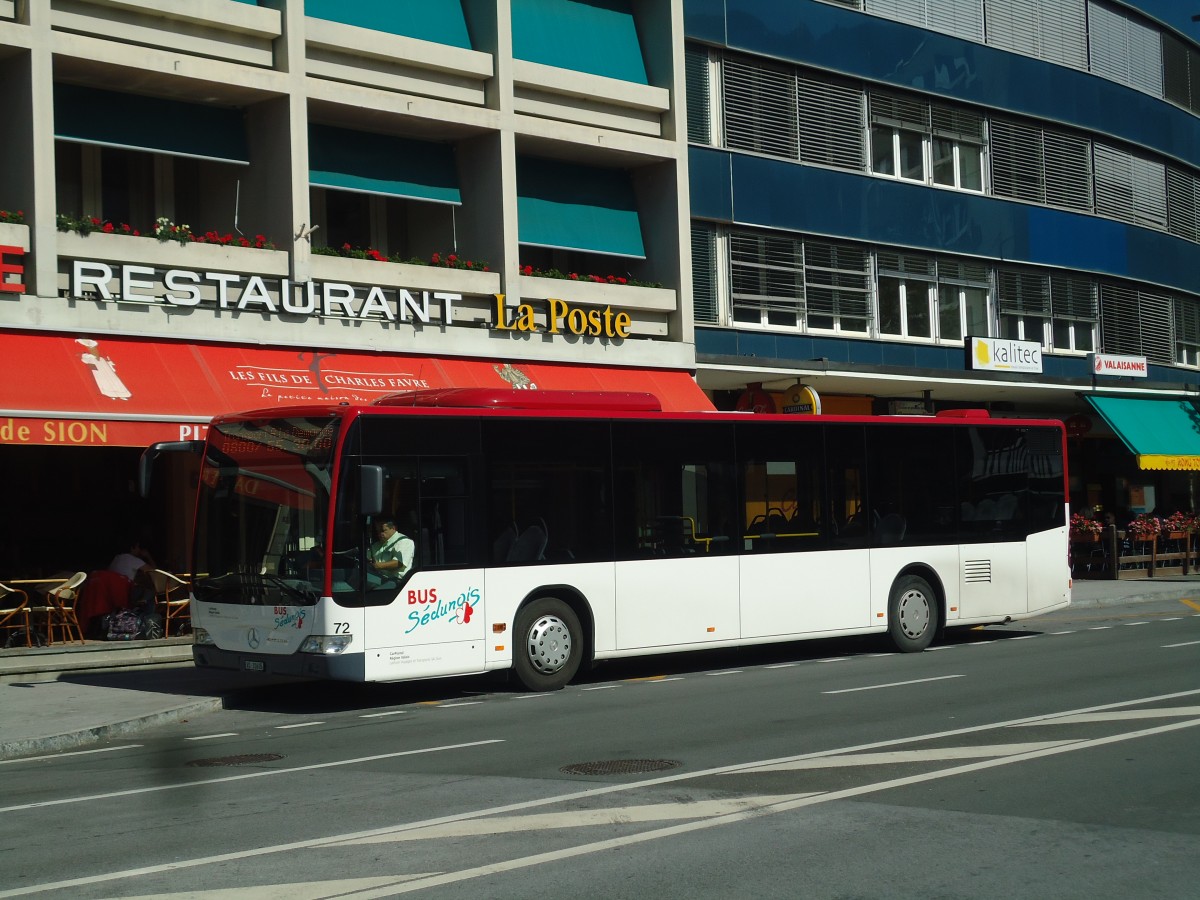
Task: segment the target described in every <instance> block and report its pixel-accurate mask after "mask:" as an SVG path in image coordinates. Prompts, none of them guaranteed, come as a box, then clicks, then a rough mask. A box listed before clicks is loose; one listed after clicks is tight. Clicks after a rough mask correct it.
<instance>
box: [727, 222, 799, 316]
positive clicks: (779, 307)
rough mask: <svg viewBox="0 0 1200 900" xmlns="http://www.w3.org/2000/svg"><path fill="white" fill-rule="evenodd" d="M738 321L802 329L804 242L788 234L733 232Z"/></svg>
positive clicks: (731, 244)
mask: <svg viewBox="0 0 1200 900" xmlns="http://www.w3.org/2000/svg"><path fill="white" fill-rule="evenodd" d="M729 273H730V274H729V280H730V298H731V300H732V306H733V320H734V322H742V323H745V324H749V325H774V326H780V327H785V328H799V327H801V326H802V325H803V322H804V245H803V243H802V242H801V241H800V240H799V239H798V238H793V237H788V236H785V235H770V234H751V233H746V232H735V233H732V234H730V235H729Z"/></svg>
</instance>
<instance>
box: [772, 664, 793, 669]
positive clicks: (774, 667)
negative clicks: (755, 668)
mask: <svg viewBox="0 0 1200 900" xmlns="http://www.w3.org/2000/svg"><path fill="white" fill-rule="evenodd" d="M798 665H800V663H774V664H772V665H769V666H767V668H768V669H791V668H793V667H795V666H798Z"/></svg>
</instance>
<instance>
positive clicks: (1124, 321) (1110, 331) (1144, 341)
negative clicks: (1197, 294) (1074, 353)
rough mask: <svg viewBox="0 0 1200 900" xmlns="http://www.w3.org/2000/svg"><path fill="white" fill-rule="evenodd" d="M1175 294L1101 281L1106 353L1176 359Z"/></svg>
mask: <svg viewBox="0 0 1200 900" xmlns="http://www.w3.org/2000/svg"><path fill="white" fill-rule="evenodd" d="M1173 313H1174V311H1173V309H1172V304H1171V298H1170V297H1166V296H1162V295H1159V294H1150V293H1146V292H1144V291H1136V290H1133V289H1132V288H1128V287H1124V286H1118V285H1114V284H1102V285H1100V340H1101V345H1102V348H1103V350H1104V352H1105V353H1118V354H1127V355H1131V356H1144V357H1146V359H1148V360H1150V361H1151V362H1156V363H1162V364H1164V365H1170V364H1171V363H1173V362H1174V350H1175V337H1174V327H1173V326H1174V324H1175V322H1174V315H1173Z"/></svg>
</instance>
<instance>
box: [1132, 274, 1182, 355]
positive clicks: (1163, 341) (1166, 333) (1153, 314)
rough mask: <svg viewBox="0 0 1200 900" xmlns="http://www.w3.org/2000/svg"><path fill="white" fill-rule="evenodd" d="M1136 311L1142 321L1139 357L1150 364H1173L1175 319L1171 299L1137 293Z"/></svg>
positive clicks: (1159, 295) (1160, 295) (1141, 292)
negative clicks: (1144, 358) (1138, 312)
mask: <svg viewBox="0 0 1200 900" xmlns="http://www.w3.org/2000/svg"><path fill="white" fill-rule="evenodd" d="M1138 310H1139V311H1140V313H1141V320H1142V352H1141V355H1142V356H1144V357H1146V359H1148V360H1150V361H1151V362H1156V363H1162V364H1164V365H1168V366H1169V365H1171V364H1172V363H1173V362H1175V328H1174V325H1175V319H1174V315H1173V310H1172V304H1171V298H1170V297H1168V296H1164V295H1162V294H1149V293H1146V292H1145V291H1139V292H1138Z"/></svg>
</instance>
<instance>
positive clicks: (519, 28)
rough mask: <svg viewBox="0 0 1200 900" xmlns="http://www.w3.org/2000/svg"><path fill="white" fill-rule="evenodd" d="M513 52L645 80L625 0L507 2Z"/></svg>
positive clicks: (592, 71) (552, 63)
mask: <svg viewBox="0 0 1200 900" xmlns="http://www.w3.org/2000/svg"><path fill="white" fill-rule="evenodd" d="M512 33H513V56H515V57H516V58H517V59H524V60H527V61H528V62H535V63H542V64H543V65H547V66H555V67H556V68H559V69H570V70H571V71H573V72H587V73H589V74H591V75H605V76H607V77H609V78H619V79H620V80H621V81H632V82H634V83H636V84H647V83H648V82H647V80H646V63H645V61H644V60H643V59H642V45H641V44H640V43H639V41H638V33H637V23H636V22H635V21H634V18H633V7H632V4H631V3H630V2H629V0H512Z"/></svg>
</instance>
